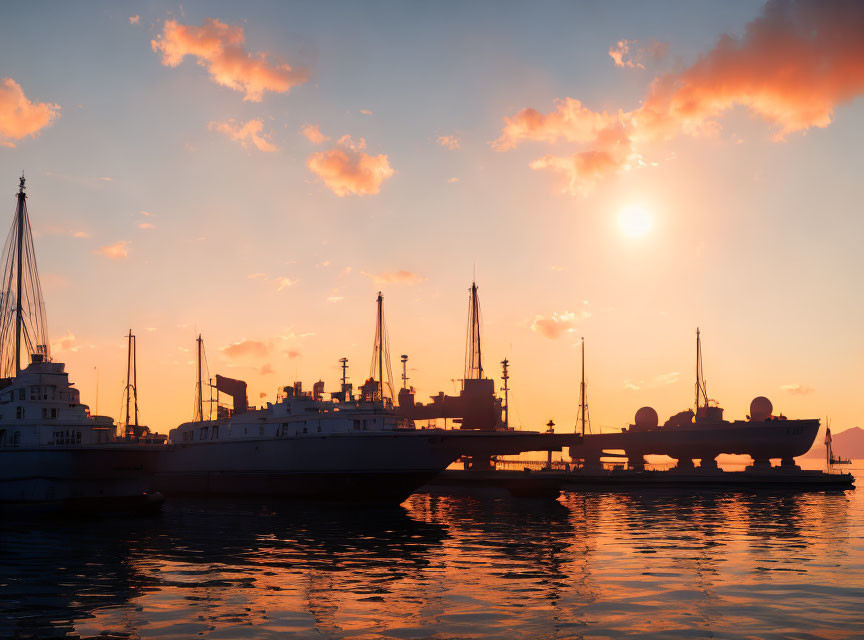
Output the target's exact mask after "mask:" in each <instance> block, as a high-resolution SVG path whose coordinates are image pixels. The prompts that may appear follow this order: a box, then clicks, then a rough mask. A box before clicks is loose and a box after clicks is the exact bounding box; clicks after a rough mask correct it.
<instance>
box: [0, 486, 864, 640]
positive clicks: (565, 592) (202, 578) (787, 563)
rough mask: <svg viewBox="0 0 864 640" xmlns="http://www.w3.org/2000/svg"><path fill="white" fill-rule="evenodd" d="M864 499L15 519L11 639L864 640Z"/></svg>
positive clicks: (642, 496) (424, 505)
mask: <svg viewBox="0 0 864 640" xmlns="http://www.w3.org/2000/svg"><path fill="white" fill-rule="evenodd" d="M861 502H862V500H861V498H860V497H859V496H858V495H856V494H855V492H845V493H839V494H826V493H821V494H820V493H781V492H778V493H774V494H769V493H753V494H747V493H715V492H701V491H690V492H687V491H671V490H669V491H631V492H616V493H604V492H586V493H568V494H565V496H564V497H563V498H562V499H561V501H560V502H549V501H543V500H528V499H514V498H510V497H495V496H486V495H458V494H457V495H448V494H416V495H414V496H412V498H411V499H410V501H409V502H407V503H405V505H403V506H402V507H398V508H392V509H386V508H363V509H345V508H342V507H334V506H327V505H302V504H297V503H289V502H285V503H280V502H274V501H268V502H261V501H243V500H234V501H224V500H200V499H196V500H185V501H176V500H175V501H172V502H171V503H170V504H169V505H168V506H167V508H166V511H165V513H163V514H162V515H161V516H158V517H154V518H134V519H114V520H104V521H79V522H64V521H50V520H49V521H45V520H42V521H13V520H4V521H3V522H2V524H0V535H2V550H3V553H2V556H0V572H2V575H0V615H2V620H0V629H2V633H0V637H4V638H6V637H10V638H24V637H39V638H44V637H67V636H74V635H75V634H80V636H82V637H95V636H100V637H101V638H103V639H104V638H105V637H112V636H113V637H129V638H155V637H159V638H189V637H195V636H197V637H205V638H224V637H239V638H270V637H273V638H276V637H286V636H289V637H290V636H292V635H293V636H295V637H319V638H320V637H324V638H343V637H345V638H349V637H351V638H378V637H387V638H391V637H394V638H395V637H400V638H402V637H412V638H413V637H438V638H475V637H477V638H480V637H483V638H486V637H501V638H579V637H583V636H585V637H588V636H592V637H596V636H598V635H599V636H619V635H627V636H628V637H639V636H640V635H641V636H645V637H655V636H657V635H681V636H685V637H707V636H709V635H711V634H713V635H715V636H720V637H729V638H737V637H741V638H744V637H763V638H772V637H776V638H780V637H788V636H789V630H790V629H808V630H809V631H811V632H812V633H811V635H810V636H809V637H852V636H854V635H856V634H857V635H860V634H864V622H862V620H861V616H860V613H859V609H860V604H861V602H862V601H864V584H862V579H861V577H860V576H861V570H862V568H864V548H862V538H864V522H862V515H861Z"/></svg>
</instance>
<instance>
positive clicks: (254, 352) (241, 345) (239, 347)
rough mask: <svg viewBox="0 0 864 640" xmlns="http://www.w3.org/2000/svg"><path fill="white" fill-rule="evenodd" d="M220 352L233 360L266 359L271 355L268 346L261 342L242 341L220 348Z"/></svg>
mask: <svg viewBox="0 0 864 640" xmlns="http://www.w3.org/2000/svg"><path fill="white" fill-rule="evenodd" d="M219 351H220V352H221V353H223V354H225V356H226V357H227V358H230V359H231V360H238V359H246V358H266V357H267V356H268V355H269V354H270V349H269V347H268V346H267V344H266V343H264V342H262V341H260V340H240V341H238V342H234V343H232V344H229V345H228V346H225V347H222V348H220V349H219Z"/></svg>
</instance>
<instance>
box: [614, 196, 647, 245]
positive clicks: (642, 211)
mask: <svg viewBox="0 0 864 640" xmlns="http://www.w3.org/2000/svg"><path fill="white" fill-rule="evenodd" d="M653 226H654V217H653V216H652V215H651V212H650V211H648V209H646V208H645V207H643V206H642V205H638V204H631V205H628V206H626V207H624V208H623V209H621V211H620V212H619V213H618V228H619V229H620V230H621V233H623V234H624V235H626V236H628V237H630V238H641V237H643V236H645V235H647V234H648V232H650V231H651V228H652V227H653Z"/></svg>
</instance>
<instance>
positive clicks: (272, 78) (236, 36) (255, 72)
mask: <svg viewBox="0 0 864 640" xmlns="http://www.w3.org/2000/svg"><path fill="white" fill-rule="evenodd" d="M245 44H246V36H245V35H244V33H243V27H240V26H237V25H235V26H229V25H227V24H225V23H224V22H220V21H219V20H216V19H214V18H206V19H205V20H204V23H203V24H202V25H201V26H200V27H195V26H190V25H183V24H179V23H178V22H177V21H176V20H166V21H165V25H164V28H163V30H162V33H161V34H160V35H159V36H157V38H156V39H155V40H151V41H150V45H151V46H152V47H153V51H155V52H156V53H159V52H161V53H162V64H163V65H165V66H167V67H176V66H177V65H179V64H180V63H181V62H182V61H183V58H185V57H186V56H187V55H188V56H194V57H195V58H197V59H198V64H200V65H201V66H202V67H205V68H206V69H207V71H209V72H210V77H211V78H212V79H213V81H214V82H216V83H217V84H220V85H222V86H223V87H228V88H230V89H234V90H235V91H243V92H245V94H246V95H245V96H244V98H243V99H244V100H249V101H251V102H260V101H261V97H262V95H263V93H264V92H265V91H272V92H274V93H285V92H287V91H289V90H290V89H291V88H292V87H295V86H297V85H299V84H303V83H304V82H306V81H307V80H308V79H309V74H308V72H307V71H306V70H305V69H294V68H292V67H291V66H290V65H288V64H284V63H271V62H270V61H269V60H268V59H267V54H266V53H261V54H258V55H251V54H249V53H248V52H247V51H246V48H245Z"/></svg>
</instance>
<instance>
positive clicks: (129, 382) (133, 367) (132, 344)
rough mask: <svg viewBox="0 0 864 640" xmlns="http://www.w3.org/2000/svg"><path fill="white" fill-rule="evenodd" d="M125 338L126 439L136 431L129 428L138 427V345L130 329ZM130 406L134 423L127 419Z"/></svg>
mask: <svg viewBox="0 0 864 640" xmlns="http://www.w3.org/2000/svg"><path fill="white" fill-rule="evenodd" d="M126 338H127V340H128V341H129V343H128V348H127V352H126V437H130V436H132V435H134V432H135V431H137V429H134V430H130V428H129V426H130V425H134V426H135V427H137V426H138V354H137V350H138V349H137V346H138V343H137V341H136V339H135V335H134V334H133V333H132V329H129V335H127V336H126ZM130 404H132V405H133V406H134V408H135V422H134V423H133V422H132V421H131V420H130V419H129V414H130Z"/></svg>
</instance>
